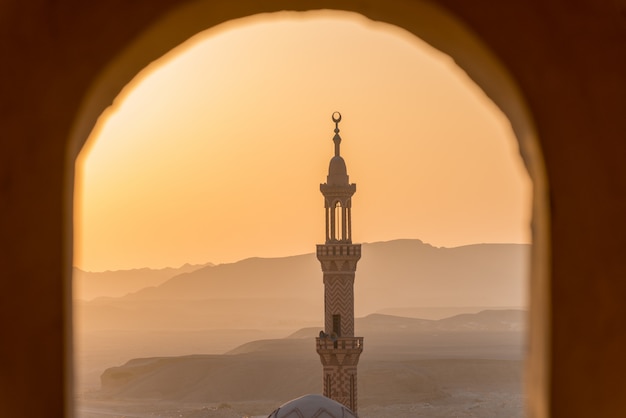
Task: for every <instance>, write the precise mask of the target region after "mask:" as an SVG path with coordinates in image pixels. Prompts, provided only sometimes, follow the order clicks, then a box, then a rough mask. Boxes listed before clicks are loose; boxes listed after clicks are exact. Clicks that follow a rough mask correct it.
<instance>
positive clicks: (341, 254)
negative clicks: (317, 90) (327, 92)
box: [316, 112, 363, 413]
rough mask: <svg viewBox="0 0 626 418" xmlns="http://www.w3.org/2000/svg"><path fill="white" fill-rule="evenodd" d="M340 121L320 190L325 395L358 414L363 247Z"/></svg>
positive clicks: (320, 346)
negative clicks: (358, 278) (357, 310)
mask: <svg viewBox="0 0 626 418" xmlns="http://www.w3.org/2000/svg"><path fill="white" fill-rule="evenodd" d="M336 114H338V113H337V112H336V113H334V114H333V121H334V122H335V124H336V126H335V136H334V138H333V142H334V143H335V156H334V157H333V158H332V159H331V162H330V166H329V170H328V180H327V182H326V183H324V184H321V185H320V191H321V192H322V194H323V195H324V207H325V211H326V233H325V235H326V243H325V244H319V245H317V259H318V260H319V261H320V263H321V265H322V271H323V274H324V276H323V280H324V331H323V332H321V333H320V337H319V338H317V339H316V344H317V353H318V354H319V356H320V360H321V362H322V366H323V371H324V373H323V376H324V377H323V378H324V395H325V396H326V397H328V398H331V399H333V400H335V401H337V402H340V403H342V404H344V405H346V406H347V407H348V408H350V409H351V410H352V411H353V412H355V413H356V411H357V364H358V362H359V356H360V355H361V352H362V351H363V338H362V337H355V336H354V277H355V272H356V265H357V262H358V261H359V259H360V258H361V245H360V244H352V219H351V217H352V214H351V210H352V195H353V194H354V193H355V192H356V184H350V182H349V180H348V174H347V170H346V166H345V162H344V160H343V158H341V155H340V149H339V144H340V143H341V137H340V136H339V127H338V124H339V121H340V120H341V115H340V114H338V115H339V116H338V117H337V118H336V117H335V115H336Z"/></svg>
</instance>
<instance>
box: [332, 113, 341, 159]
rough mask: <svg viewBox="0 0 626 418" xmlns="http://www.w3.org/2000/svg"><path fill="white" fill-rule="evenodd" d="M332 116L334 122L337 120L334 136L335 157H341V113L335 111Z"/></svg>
mask: <svg viewBox="0 0 626 418" xmlns="http://www.w3.org/2000/svg"><path fill="white" fill-rule="evenodd" d="M332 118H333V122H335V136H334V137H333V142H334V143H335V157H339V156H340V151H339V145H341V137H340V136H339V122H341V113H339V112H334V113H333V115H332Z"/></svg>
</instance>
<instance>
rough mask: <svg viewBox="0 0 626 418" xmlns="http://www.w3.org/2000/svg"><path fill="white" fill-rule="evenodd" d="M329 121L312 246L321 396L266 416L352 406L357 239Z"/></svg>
mask: <svg viewBox="0 0 626 418" xmlns="http://www.w3.org/2000/svg"><path fill="white" fill-rule="evenodd" d="M332 119H333V122H335V136H334V137H333V142H334V143H335V155H334V156H333V157H332V158H331V160H330V165H329V167H328V176H327V177H326V183H323V184H320V191H321V192H322V194H323V195H324V208H325V211H326V228H325V229H326V242H325V243H324V244H318V245H317V259H318V260H319V261H320V263H321V264H322V271H323V272H324V330H323V331H320V335H319V337H317V338H316V339H315V343H316V347H317V353H318V354H319V356H320V360H321V362H322V367H323V387H324V396H321V395H306V396H303V397H300V398H297V399H294V400H292V401H289V402H287V403H286V404H284V405H282V406H280V407H279V408H278V409H276V410H275V411H274V412H272V413H271V414H270V416H269V418H282V417H285V418H287V417H299V418H309V417H311V418H313V417H319V418H322V417H324V418H349V417H356V411H357V379H356V377H357V373H356V371H357V364H358V363H359V356H360V355H361V352H362V351H363V337H355V336H354V274H355V271H356V264H357V262H358V261H359V259H360V258H361V244H353V243H352V217H351V209H352V195H353V194H354V192H356V184H354V183H352V184H350V179H349V177H348V170H347V168H346V162H345V161H344V159H343V158H342V157H341V150H340V146H341V137H340V136H339V122H341V113H339V112H335V113H333V115H332Z"/></svg>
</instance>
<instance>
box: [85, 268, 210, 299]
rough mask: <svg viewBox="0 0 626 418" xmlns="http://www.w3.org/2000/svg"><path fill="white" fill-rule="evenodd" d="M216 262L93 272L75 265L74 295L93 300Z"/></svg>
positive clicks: (136, 288)
mask: <svg viewBox="0 0 626 418" xmlns="http://www.w3.org/2000/svg"><path fill="white" fill-rule="evenodd" d="M212 265H213V264H211V263H207V264H194V265H192V264H185V265H183V266H181V267H179V268H172V267H166V268H163V269H149V268H141V269H132V270H116V271H103V272H91V271H83V270H81V269H79V268H77V267H74V270H73V278H74V299H79V300H91V299H95V298H97V297H102V296H108V297H119V296H124V295H127V294H128V293H132V292H136V291H138V290H140V289H143V288H144V287H152V286H158V285H160V284H161V283H163V282H165V281H167V280H169V279H171V278H172V277H174V276H177V275H179V274H182V273H188V272H191V271H194V270H198V269H200V268H202V267H208V266H212Z"/></svg>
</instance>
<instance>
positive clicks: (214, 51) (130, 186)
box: [75, 12, 531, 271]
mask: <svg viewBox="0 0 626 418" xmlns="http://www.w3.org/2000/svg"><path fill="white" fill-rule="evenodd" d="M335 110H338V111H340V112H341V113H342V115H343V121H342V122H341V123H340V126H339V127H340V129H341V136H342V138H343V142H342V146H341V150H342V155H343V156H344V158H345V160H346V163H347V166H348V174H349V175H350V180H351V181H352V182H355V183H357V192H356V194H355V196H354V197H353V209H352V214H353V239H354V241H355V242H374V241H383V240H390V239H395V238H419V239H421V240H422V241H424V242H427V243H430V244H432V245H435V246H444V247H454V246H460V245H466V244H473V243H483V242H513V243H528V242H530V199H531V197H530V195H531V183H530V180H529V178H528V175H527V173H526V171H525V169H524V167H523V163H522V160H521V158H520V156H519V152H518V149H517V142H516V140H515V138H514V136H513V133H512V130H511V127H510V124H509V122H508V120H507V119H506V117H505V116H504V115H503V114H502V113H501V112H500V111H499V109H498V108H497V107H496V106H495V105H494V104H493V103H492V102H491V101H490V100H489V99H488V98H487V97H486V96H485V94H484V93H483V92H482V90H480V89H479V88H478V87H477V86H476V85H475V84H473V82H471V80H469V78H468V77H467V76H466V75H465V73H464V72H463V71H462V70H461V69H459V68H458V67H457V66H456V65H455V64H454V62H453V61H452V59H451V58H449V57H448V56H446V55H444V54H442V53H440V52H439V51H437V50H434V49H433V48H431V47H430V46H429V45H427V44H425V43H424V42H422V41H421V40H419V39H417V38H415V37H414V36H412V35H409V34H408V33H406V32H404V31H403V30H401V29H399V28H396V27H394V26H390V25H387V24H381V23H375V22H371V21H368V20H366V19H365V18H363V17H361V16H359V15H355V14H351V13H346V12H332V13H331V12H306V13H291V12H282V13H276V14H272V15H267V16H264V17H262V18H259V17H252V18H247V19H242V20H240V21H237V22H231V23H229V24H226V25H223V26H221V27H217V28H215V29H212V30H210V31H207V32H203V33H200V34H198V35H196V36H195V37H193V38H192V39H190V40H189V41H187V42H186V43H184V44H183V45H181V46H179V47H178V48H176V49H175V50H173V51H171V52H170V53H169V54H167V55H166V56H164V57H163V58H162V59H161V60H159V61H158V62H155V63H154V64H153V65H151V66H149V67H148V68H146V69H145V70H144V71H142V72H141V73H140V74H138V75H137V77H136V79H135V80H133V82H132V83H130V84H129V85H128V86H127V87H126V89H125V90H124V91H123V92H122V93H121V94H120V95H119V96H118V98H117V100H116V102H115V103H114V104H113V106H112V107H111V108H110V109H109V110H108V111H107V112H105V114H103V116H102V117H101V121H100V125H99V126H98V128H97V129H95V130H94V132H93V133H92V135H91V137H90V139H89V140H88V143H87V145H86V146H85V148H84V149H83V151H82V152H81V155H80V156H79V159H78V161H77V166H76V169H77V175H76V199H75V265H76V266H77V267H79V268H82V269H85V270H91V271H102V270H116V269H127V268H140V267H153V268H160V267H165V266H179V265H181V264H184V263H187V262H189V263H205V262H209V261H210V262H213V263H223V262H232V261H237V260H240V259H243V258H247V257H252V256H260V257H274V256H285V255H294V254H301V253H307V252H312V251H313V250H314V248H315V244H316V243H322V241H323V239H324V209H323V198H322V195H321V193H320V192H319V184H320V183H323V182H325V181H326V174H327V170H328V162H329V161H330V158H331V157H332V155H333V143H332V137H333V129H334V124H333V122H332V120H331V114H332V112H333V111H335Z"/></svg>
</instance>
